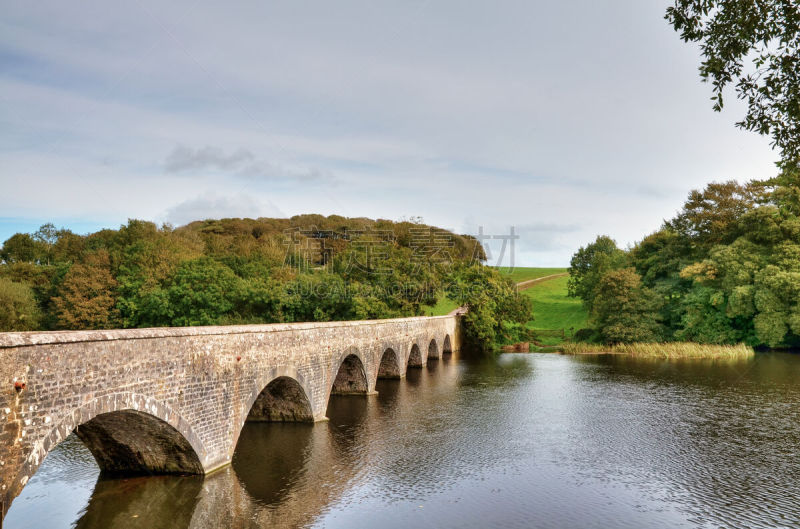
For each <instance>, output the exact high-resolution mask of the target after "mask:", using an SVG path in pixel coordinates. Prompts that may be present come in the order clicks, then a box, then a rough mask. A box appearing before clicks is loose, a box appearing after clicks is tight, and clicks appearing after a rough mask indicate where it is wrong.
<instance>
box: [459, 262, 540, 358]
mask: <svg viewBox="0 0 800 529" xmlns="http://www.w3.org/2000/svg"><path fill="white" fill-rule="evenodd" d="M449 297H450V299H452V300H454V301H455V302H456V303H458V304H459V305H460V306H466V307H467V308H468V309H469V310H468V312H467V314H466V315H465V316H464V320H463V321H464V334H465V338H466V341H467V343H469V344H470V345H471V346H473V347H475V348H476V349H478V350H482V351H484V352H486V351H489V350H491V349H492V348H493V347H494V346H495V345H496V344H497V343H498V342H503V341H505V342H507V341H509V340H511V341H515V340H516V341H518V339H521V338H522V336H505V335H507V334H509V333H510V332H513V331H512V329H514V330H516V331H517V333H519V332H520V331H521V330H522V329H521V326H522V325H524V324H525V323H526V322H527V321H529V320H530V319H531V317H532V313H533V311H532V308H531V301H530V298H528V297H527V296H523V295H522V294H520V293H519V292H517V288H516V285H515V284H514V282H513V281H512V280H511V279H509V278H508V277H503V276H502V275H501V274H500V272H499V271H498V270H497V269H496V268H492V267H488V266H483V265H480V264H472V265H470V264H459V265H458V266H456V267H455V269H454V270H453V273H452V274H451V286H450V292H449Z"/></svg>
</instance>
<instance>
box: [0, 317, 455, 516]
mask: <svg viewBox="0 0 800 529" xmlns="http://www.w3.org/2000/svg"><path fill="white" fill-rule="evenodd" d="M458 331H459V316H458V315H449V316H439V317H418V318H399V319H388V320H373V321H353V322H328V323H294V324H274V325H244V326H224V327H184V328H158V329H130V330H109V331H61V332H29V333H0V384H2V386H0V501H1V502H2V503H1V504H0V505H1V507H2V508H1V509H0V525H1V524H2V518H3V517H4V516H5V513H6V512H7V511H8V508H9V506H10V505H11V502H12V500H13V499H14V498H15V497H17V496H18V495H19V493H20V491H21V490H22V488H23V487H24V486H25V484H26V483H27V482H28V480H29V479H30V478H31V476H32V475H33V474H34V473H35V472H36V469H37V468H38V467H39V465H40V464H41V462H42V460H44V458H45V457H46V456H47V454H48V453H49V452H50V450H52V449H53V447H55V446H56V445H57V444H58V443H60V442H61V441H63V440H64V439H65V438H66V437H67V436H68V435H69V434H70V433H72V432H75V433H76V434H77V435H78V437H79V438H80V439H81V440H82V441H83V442H84V444H86V446H87V447H88V448H89V450H90V451H91V452H92V454H93V455H94V456H95V459H96V460H97V462H98V465H99V466H100V468H101V470H102V471H103V472H104V473H107V474H112V475H113V474H122V475H130V474H207V473H209V472H212V471H214V470H216V469H219V468H221V467H224V466H225V465H227V464H229V463H230V461H231V458H232V456H233V452H234V450H235V448H236V443H237V441H238V439H239V433H240V431H241V429H242V427H243V425H244V423H245V421H248V420H249V421H309V422H311V421H320V420H325V412H326V408H327V405H328V399H329V398H330V395H332V394H362V395H368V394H371V393H374V392H375V384H376V380H377V379H378V378H380V377H387V378H400V377H403V376H404V375H405V373H406V369H407V368H409V367H423V366H424V365H426V363H427V362H429V361H432V360H438V359H439V358H441V357H442V356H445V355H447V354H449V353H451V352H452V351H453V350H455V349H457V348H458V346H459V340H460V338H459V332H458Z"/></svg>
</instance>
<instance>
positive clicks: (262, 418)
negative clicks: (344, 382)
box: [247, 376, 314, 422]
mask: <svg viewBox="0 0 800 529" xmlns="http://www.w3.org/2000/svg"><path fill="white" fill-rule="evenodd" d="M247 422H314V413H313V412H312V411H311V402H309V400H308V396H307V395H306V392H305V390H303V386H301V385H300V383H299V382H298V381H297V380H295V379H293V378H291V377H285V376H284V377H278V378H276V379H274V380H273V381H272V382H270V383H269V384H267V387H265V388H264V389H263V390H262V391H261V393H259V394H258V397H256V401H255V402H254V403H253V406H252V408H250V413H249V414H248V415H247Z"/></svg>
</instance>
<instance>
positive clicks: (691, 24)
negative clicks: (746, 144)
mask: <svg viewBox="0 0 800 529" xmlns="http://www.w3.org/2000/svg"><path fill="white" fill-rule="evenodd" d="M665 18H666V19H667V20H668V21H669V22H670V23H671V24H672V26H673V27H674V28H675V30H676V31H678V32H679V33H680V36H681V38H682V39H683V40H684V41H686V42H695V43H698V44H700V49H701V52H702V55H703V61H702V63H701V65H700V75H701V77H702V78H703V80H704V81H707V82H709V83H711V85H712V86H713V90H714V95H713V97H712V100H713V101H714V110H716V111H720V110H722V108H723V106H724V98H723V94H724V92H725V89H726V88H728V87H729V86H733V87H734V88H735V90H736V94H737V97H738V98H739V99H742V100H743V101H745V102H746V104H747V114H746V115H745V117H744V118H743V119H742V120H741V121H739V122H738V123H737V125H738V126H739V127H741V128H743V129H746V130H750V131H754V132H758V133H759V134H762V135H769V136H770V137H771V138H772V145H773V147H775V148H777V149H778V150H779V151H780V153H781V158H782V162H783V163H784V164H796V163H797V162H798V160H800V2H798V0H676V1H675V3H674V5H673V6H671V7H669V8H668V9H667V13H666V16H665Z"/></svg>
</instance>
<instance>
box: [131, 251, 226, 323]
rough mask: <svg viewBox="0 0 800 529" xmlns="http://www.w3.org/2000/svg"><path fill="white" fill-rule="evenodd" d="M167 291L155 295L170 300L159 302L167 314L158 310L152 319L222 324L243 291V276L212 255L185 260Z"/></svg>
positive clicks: (156, 321)
mask: <svg viewBox="0 0 800 529" xmlns="http://www.w3.org/2000/svg"><path fill="white" fill-rule="evenodd" d="M164 291H165V293H166V297H163V295H162V294H161V293H160V292H155V293H153V295H155V296H157V297H159V300H163V301H166V303H165V304H164V303H158V306H159V307H162V308H163V309H164V310H165V313H163V316H165V318H164V319H161V316H162V314H158V313H156V314H154V315H153V317H152V321H154V323H156V324H160V325H172V326H189V325H216V324H219V323H220V319H221V318H222V317H223V316H225V315H227V314H228V313H230V312H231V310H232V309H233V308H234V307H235V306H236V302H237V300H238V299H239V298H240V297H241V295H242V291H241V279H239V278H238V277H236V274H234V273H233V271H232V270H231V269H230V268H228V267H227V266H225V265H224V264H221V263H219V262H217V261H215V260H213V259H210V258H208V257H201V258H199V259H192V260H190V261H184V262H183V263H181V264H180V266H179V267H178V269H177V270H176V271H175V275H174V277H173V278H172V280H171V281H170V284H169V286H168V287H167V288H166V289H164ZM145 319H147V318H145Z"/></svg>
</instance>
